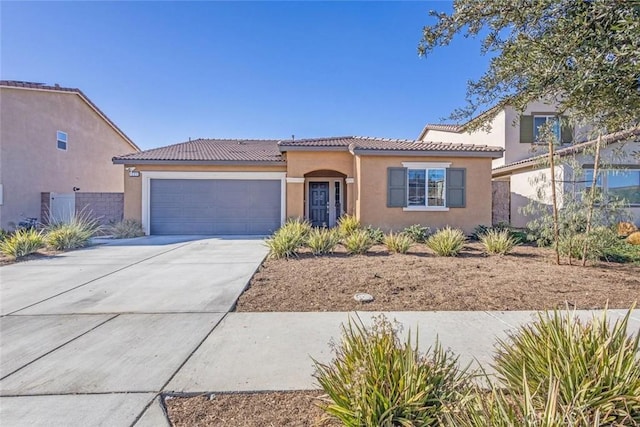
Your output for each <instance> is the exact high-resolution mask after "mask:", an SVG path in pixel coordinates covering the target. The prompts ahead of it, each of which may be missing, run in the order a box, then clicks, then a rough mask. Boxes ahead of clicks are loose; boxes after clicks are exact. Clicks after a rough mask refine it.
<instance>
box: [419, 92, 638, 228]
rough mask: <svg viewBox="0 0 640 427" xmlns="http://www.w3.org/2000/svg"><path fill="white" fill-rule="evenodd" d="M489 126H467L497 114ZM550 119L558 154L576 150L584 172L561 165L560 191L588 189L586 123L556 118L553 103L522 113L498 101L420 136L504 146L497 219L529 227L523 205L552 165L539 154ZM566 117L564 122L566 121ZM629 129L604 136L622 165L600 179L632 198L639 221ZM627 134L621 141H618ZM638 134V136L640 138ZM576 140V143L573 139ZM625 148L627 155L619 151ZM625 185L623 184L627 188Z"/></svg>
mask: <svg viewBox="0 0 640 427" xmlns="http://www.w3.org/2000/svg"><path fill="white" fill-rule="evenodd" d="M493 114H495V116H494V117H493V119H492V120H491V121H490V123H489V129H488V130H486V129H480V130H475V131H470V130H469V127H470V125H471V124H474V123H473V122H474V121H476V120H482V119H483V117H484V116H485V115H493ZM548 122H551V129H552V131H554V132H555V133H556V138H557V140H558V141H559V143H560V145H559V146H558V147H557V150H558V153H559V155H560V156H566V155H569V154H576V155H577V160H578V162H579V163H580V164H581V165H582V167H583V168H584V169H585V172H586V173H583V174H575V175H582V177H574V174H573V173H572V171H571V169H570V167H569V166H567V165H561V166H560V167H559V168H558V170H557V175H558V179H559V181H563V182H562V184H563V185H562V188H561V191H578V190H581V189H584V185H585V181H587V179H586V178H585V177H587V176H588V175H589V169H590V168H592V166H593V162H594V160H593V158H592V157H591V156H589V155H587V154H584V153H583V151H584V149H585V148H587V147H590V146H591V145H593V143H594V141H588V140H587V139H588V132H587V129H586V128H579V129H573V128H570V127H569V126H567V125H566V124H565V125H561V123H563V122H565V121H563V120H558V115H557V113H556V106H555V105H554V104H549V103H544V102H535V103H531V104H529V106H528V107H527V109H526V110H525V111H523V112H522V113H518V112H517V111H516V110H515V109H514V108H512V107H510V106H498V107H494V108H492V109H490V110H489V111H487V112H485V113H483V114H481V115H479V116H478V117H476V118H474V119H472V120H470V121H469V122H467V123H465V124H462V125H447V124H428V125H426V126H425V127H424V129H423V130H422V133H421V134H420V136H419V138H418V139H420V140H429V141H438V140H446V141H453V142H459V143H466V144H488V145H493V146H498V147H502V148H503V149H504V156H503V157H502V158H497V159H495V160H494V161H493V173H492V175H493V179H494V184H493V186H494V189H493V198H494V206H493V221H492V222H493V223H497V222H499V221H504V222H509V223H511V224H512V225H514V226H516V227H525V226H526V225H527V223H528V222H529V221H530V219H531V218H530V217H527V216H525V215H523V214H522V213H521V208H522V207H524V206H526V205H527V204H529V202H530V201H531V200H535V199H537V197H536V191H537V189H536V187H535V185H534V184H533V183H532V179H533V178H536V177H539V176H541V175H544V176H546V177H547V178H548V177H549V176H550V172H549V168H544V167H542V166H541V165H540V164H541V160H542V157H543V154H544V153H545V152H546V151H547V142H545V141H540V138H539V136H540V126H541V125H543V124H545V123H548ZM565 123H566V122H565ZM626 136H628V135H623V134H620V133H617V134H612V135H608V136H607V137H606V141H607V142H608V144H609V146H608V147H607V149H606V150H604V152H603V157H604V159H605V161H606V163H607V164H609V165H612V167H613V168H614V169H624V170H625V172H621V171H615V172H613V171H604V172H603V178H602V179H601V180H599V183H600V185H602V186H603V188H604V190H605V191H608V192H610V193H612V194H618V195H624V196H625V197H626V198H627V200H628V202H629V204H630V212H631V214H632V215H633V216H634V218H635V221H636V222H640V181H639V180H640V169H639V168H640V166H639V165H640V160H639V159H638V157H637V156H634V153H636V152H637V151H638V148H639V147H638V142H637V141H638V139H636V140H635V141H634V140H631V141H626V138H624V137H626ZM622 139H625V141H626V142H625V143H624V144H621V143H619V142H617V141H620V140H622ZM639 139H640V138H639ZM572 143H574V144H576V145H571V144H572ZM621 152H626V156H623V155H621ZM623 187H624V190H623V191H622V190H619V189H620V188H623Z"/></svg>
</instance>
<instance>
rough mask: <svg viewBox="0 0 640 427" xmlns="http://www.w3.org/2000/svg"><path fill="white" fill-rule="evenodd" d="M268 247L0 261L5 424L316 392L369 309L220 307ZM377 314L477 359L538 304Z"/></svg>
mask: <svg viewBox="0 0 640 427" xmlns="http://www.w3.org/2000/svg"><path fill="white" fill-rule="evenodd" d="M266 254H267V248H266V247H265V246H264V244H263V242H262V240H260V239H234V238H211V237H200V238H197V237H193V236H191V237H189V238H185V237H145V238H140V239H134V240H131V241H124V242H123V241H111V242H109V243H108V244H106V245H101V246H96V247H92V248H87V249H84V250H78V251H73V252H69V253H64V254H61V255H58V256H55V257H52V258H48V259H40V260H34V261H27V262H24V263H18V264H15V265H10V266H5V267H2V268H0V279H1V280H0V314H2V315H1V316H0V425H2V426H4V425H7V426H50V425H56V426H57V425H64V426H88V425H91V426H109V427H120V426H122V427H132V426H135V427H147V426H150V427H151V426H153V427H165V426H168V423H167V419H166V416H165V414H164V412H163V406H162V405H161V402H160V397H159V395H161V394H162V393H171V392H175V393H207V392H231V391H235V392H241V391H265V390H296V389H314V388H318V387H317V384H316V383H315V381H314V378H313V372H314V367H313V362H312V358H315V359H316V360H318V361H320V362H329V361H330V360H331V359H332V357H333V353H332V348H331V345H330V342H331V341H337V340H339V339H340V335H341V325H342V324H343V323H346V322H347V321H348V320H349V318H350V317H356V316H358V317H360V318H361V319H362V321H363V322H365V323H366V324H368V323H370V322H371V320H372V316H374V315H376V313H371V312H357V313H356V312H351V313H348V312H329V313H326V312H315V313H314V312H312V313H235V312H233V313H229V310H231V309H232V307H233V305H234V303H235V301H236V300H237V298H238V297H239V296H240V294H241V292H242V290H243V289H244V287H245V286H246V284H247V283H248V281H249V279H250V278H251V276H252V275H253V272H254V271H255V269H256V268H257V267H258V266H259V265H260V263H261V262H262V260H263V258H264V257H265V256H266ZM609 313H610V318H611V319H612V320H615V319H619V318H620V317H621V316H622V315H623V314H624V311H621V310H610V311H609ZM594 314H595V315H599V314H600V312H593V313H592V312H578V315H579V316H580V317H583V318H590V317H591V316H592V315H594ZM385 316H386V317H387V318H389V319H396V320H397V321H398V322H400V323H401V324H402V325H403V328H404V333H405V334H406V333H407V332H408V330H409V329H411V330H412V331H416V330H417V331H418V334H419V342H420V347H421V348H422V349H423V350H425V349H427V348H428V347H429V346H431V345H432V344H433V343H434V342H435V340H436V337H438V338H439V339H440V341H441V343H442V344H443V346H444V347H445V348H449V349H451V350H452V351H454V352H455V353H456V354H458V355H459V356H460V362H461V363H462V364H466V363H469V362H474V363H475V360H478V361H479V362H480V363H482V364H483V365H484V366H485V367H486V366H487V363H488V361H489V360H490V359H491V356H492V351H493V346H494V343H495V339H496V338H504V337H506V336H507V333H508V331H510V330H513V329H514V328H516V327H517V326H519V325H522V324H524V323H526V322H530V321H531V320H533V319H534V317H535V313H534V312H390V313H385ZM630 326H631V329H632V330H631V331H630V332H634V333H637V332H638V330H640V310H636V311H635V312H634V313H633V319H632V320H631V325H630Z"/></svg>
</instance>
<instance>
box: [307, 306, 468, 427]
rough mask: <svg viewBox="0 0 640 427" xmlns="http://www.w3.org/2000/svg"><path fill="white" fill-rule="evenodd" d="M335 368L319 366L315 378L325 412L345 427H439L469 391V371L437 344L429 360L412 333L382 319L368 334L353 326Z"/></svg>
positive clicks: (339, 349)
mask: <svg viewBox="0 0 640 427" xmlns="http://www.w3.org/2000/svg"><path fill="white" fill-rule="evenodd" d="M334 351H335V359H334V360H333V361H332V362H331V363H330V364H326V365H325V364H322V363H319V362H317V361H314V362H315V365H316V373H315V378H316V379H317V380H318V383H319V384H320V386H321V387H322V388H323V389H324V391H325V393H326V394H327V395H328V398H327V399H326V400H325V401H324V402H323V403H322V404H321V407H322V408H323V409H324V410H325V411H326V412H327V413H328V414H330V415H332V416H333V417H335V418H337V419H339V420H340V421H341V422H342V423H343V425H345V426H354V427H355V426H372V427H373V426H400V425H403V426H414V425H415V426H436V425H440V423H439V416H440V414H441V412H442V411H443V409H444V408H445V407H447V406H448V405H452V404H453V403H454V402H456V401H457V400H458V399H459V398H460V397H461V395H462V393H461V391H463V390H465V389H466V388H468V385H467V384H468V376H467V373H466V370H464V369H463V370H460V369H458V368H457V358H454V357H452V356H451V355H450V354H449V353H447V352H445V351H444V350H443V349H442V347H441V346H440V345H439V344H438V343H436V345H435V346H434V347H433V349H432V350H429V351H427V353H426V354H424V355H423V354H421V353H419V351H418V349H417V334H416V338H415V346H414V343H413V341H412V338H411V333H409V336H408V338H407V340H406V341H405V342H404V343H400V340H399V338H398V330H397V328H394V325H393V324H391V323H390V322H389V321H388V320H386V319H385V318H384V317H383V316H381V317H379V318H377V319H374V324H373V326H372V327H370V328H367V327H365V326H363V324H362V323H361V322H360V321H358V322H357V323H356V322H353V321H352V320H349V323H348V325H347V326H344V325H343V327H342V342H341V344H340V345H339V346H337V347H336V348H335V349H334Z"/></svg>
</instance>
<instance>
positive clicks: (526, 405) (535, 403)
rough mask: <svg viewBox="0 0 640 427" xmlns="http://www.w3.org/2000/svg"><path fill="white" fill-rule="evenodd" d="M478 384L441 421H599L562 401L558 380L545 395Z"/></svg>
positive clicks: (478, 425) (510, 426)
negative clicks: (514, 391)
mask: <svg viewBox="0 0 640 427" xmlns="http://www.w3.org/2000/svg"><path fill="white" fill-rule="evenodd" d="M517 395H518V397H517V398H514V395H513V394H511V393H510V391H509V390H505V389H500V388H492V389H491V390H489V391H487V390H483V389H481V388H479V387H476V388H475V389H474V390H473V391H472V392H471V393H469V394H468V396H467V398H465V399H461V402H460V403H459V404H458V405H456V407H455V408H454V409H453V410H450V411H446V412H444V413H443V416H442V421H443V422H442V424H443V425H445V426H450V427H486V426H493V427H514V426H526V427H564V426H572V427H578V426H580V427H593V426H598V425H600V422H599V420H600V417H599V416H595V417H592V416H588V415H586V414H584V413H582V412H581V411H580V410H579V409H577V408H573V407H571V406H563V405H560V404H559V399H558V388H557V381H555V380H554V381H553V382H552V387H551V388H550V390H549V392H548V393H547V394H546V395H544V394H542V393H540V392H539V391H537V390H531V388H529V387H528V386H525V388H524V389H523V390H520V391H519V392H518V393H517Z"/></svg>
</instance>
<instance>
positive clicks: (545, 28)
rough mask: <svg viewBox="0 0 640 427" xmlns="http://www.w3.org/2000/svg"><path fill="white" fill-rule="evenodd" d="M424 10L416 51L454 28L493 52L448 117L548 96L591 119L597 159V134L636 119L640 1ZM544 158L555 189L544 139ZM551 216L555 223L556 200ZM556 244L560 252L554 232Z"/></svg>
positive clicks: (577, 119)
mask: <svg viewBox="0 0 640 427" xmlns="http://www.w3.org/2000/svg"><path fill="white" fill-rule="evenodd" d="M430 15H431V16H432V17H434V18H435V19H436V22H435V24H433V25H430V26H426V27H424V29H423V37H422V40H421V41H420V44H419V46H418V52H419V54H420V55H423V56H427V55H428V54H429V53H430V52H431V51H433V50H434V49H435V48H437V47H439V46H446V45H448V44H449V43H450V42H451V41H452V40H453V38H454V37H455V36H456V35H459V34H462V35H464V36H465V37H479V36H480V37H482V47H481V51H482V53H483V54H490V55H492V59H491V61H490V65H489V68H488V69H487V71H486V72H485V73H484V74H483V75H482V76H481V77H480V78H479V79H478V80H477V81H471V82H469V84H468V88H467V105H466V106H464V107H462V108H460V109H459V110H457V111H455V112H454V113H453V114H452V118H454V119H458V120H460V119H465V118H469V117H471V116H472V115H473V114H475V113H476V112H477V111H478V109H484V108H486V107H487V106H489V105H510V106H512V107H514V108H515V109H516V110H519V111H523V110H524V109H525V108H526V106H527V105H528V104H529V103H530V102H532V101H536V100H540V99H544V100H551V101H555V102H556V103H557V105H558V109H559V113H561V114H569V115H570V117H571V121H572V123H588V124H589V125H590V126H592V129H593V131H594V133H595V135H597V140H598V143H597V144H596V154H595V156H596V157H597V158H599V155H600V150H601V149H602V147H603V145H604V144H602V143H601V140H602V135H603V134H605V133H607V132H611V131H620V130H624V129H629V128H633V127H636V126H638V124H639V123H640V0H626V1H625V0H492V1H478V0H455V1H454V11H453V13H451V14H447V13H440V12H436V11H431V12H430ZM498 111H499V110H498V109H493V110H489V112H488V113H487V114H484V115H482V116H481V119H480V120H476V121H472V122H471V123H470V126H469V128H470V129H472V130H473V129H477V128H479V127H484V126H486V125H487V124H488V123H489V122H490V120H491V119H492V118H493V117H494V116H495V114H497V113H498ZM548 160H549V166H550V168H551V188H552V190H554V189H555V182H554V179H555V165H554V163H555V158H554V147H553V144H552V142H551V141H550V142H549V156H548ZM595 169H596V170H597V169H598V165H596V167H595ZM594 176H595V174H594ZM594 179H595V177H594ZM594 187H595V185H592V186H591V188H592V190H591V191H589V192H586V193H585V195H584V196H585V197H586V198H587V201H588V202H589V203H590V204H589V206H590V207H589V208H588V215H587V232H589V231H590V227H591V222H592V221H591V218H592V216H593V206H594V204H595V203H596V192H595V190H594ZM554 217H555V220H554V228H555V229H556V230H557V228H558V219H557V218H558V213H557V204H556V202H555V201H554ZM556 236H557V233H556ZM555 243H556V244H555V247H556V256H557V257H558V259H559V256H558V252H557V247H558V242H557V237H556V242H555ZM586 244H587V243H586V240H585V248H584V252H583V253H585V254H586V250H587V248H586ZM585 258H586V256H583V262H584V259H585Z"/></svg>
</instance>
